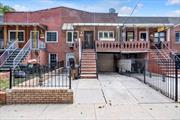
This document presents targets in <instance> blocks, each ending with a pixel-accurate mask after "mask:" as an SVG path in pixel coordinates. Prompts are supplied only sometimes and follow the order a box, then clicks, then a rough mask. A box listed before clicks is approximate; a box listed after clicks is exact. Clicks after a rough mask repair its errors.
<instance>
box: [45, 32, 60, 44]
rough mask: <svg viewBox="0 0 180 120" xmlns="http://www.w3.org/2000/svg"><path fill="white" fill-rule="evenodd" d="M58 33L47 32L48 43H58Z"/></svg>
mask: <svg viewBox="0 0 180 120" xmlns="http://www.w3.org/2000/svg"><path fill="white" fill-rule="evenodd" d="M57 41H58V32H57V31H47V32H46V42H57Z"/></svg>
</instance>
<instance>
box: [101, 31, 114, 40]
mask: <svg viewBox="0 0 180 120" xmlns="http://www.w3.org/2000/svg"><path fill="white" fill-rule="evenodd" d="M98 36H99V39H100V40H101V39H113V38H114V32H113V31H99V33H98Z"/></svg>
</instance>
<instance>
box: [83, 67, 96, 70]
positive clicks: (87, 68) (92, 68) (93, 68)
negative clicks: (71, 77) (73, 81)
mask: <svg viewBox="0 0 180 120" xmlns="http://www.w3.org/2000/svg"><path fill="white" fill-rule="evenodd" d="M81 70H94V71H96V67H81Z"/></svg>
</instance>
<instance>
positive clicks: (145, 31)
mask: <svg viewBox="0 0 180 120" xmlns="http://www.w3.org/2000/svg"><path fill="white" fill-rule="evenodd" d="M141 33H146V40H145V41H148V33H149V32H148V31H140V32H139V40H141V41H144V40H142V39H141Z"/></svg>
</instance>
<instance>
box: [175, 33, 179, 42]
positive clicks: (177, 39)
mask: <svg viewBox="0 0 180 120" xmlns="http://www.w3.org/2000/svg"><path fill="white" fill-rule="evenodd" d="M175 35H176V42H180V32H176V33H175Z"/></svg>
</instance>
